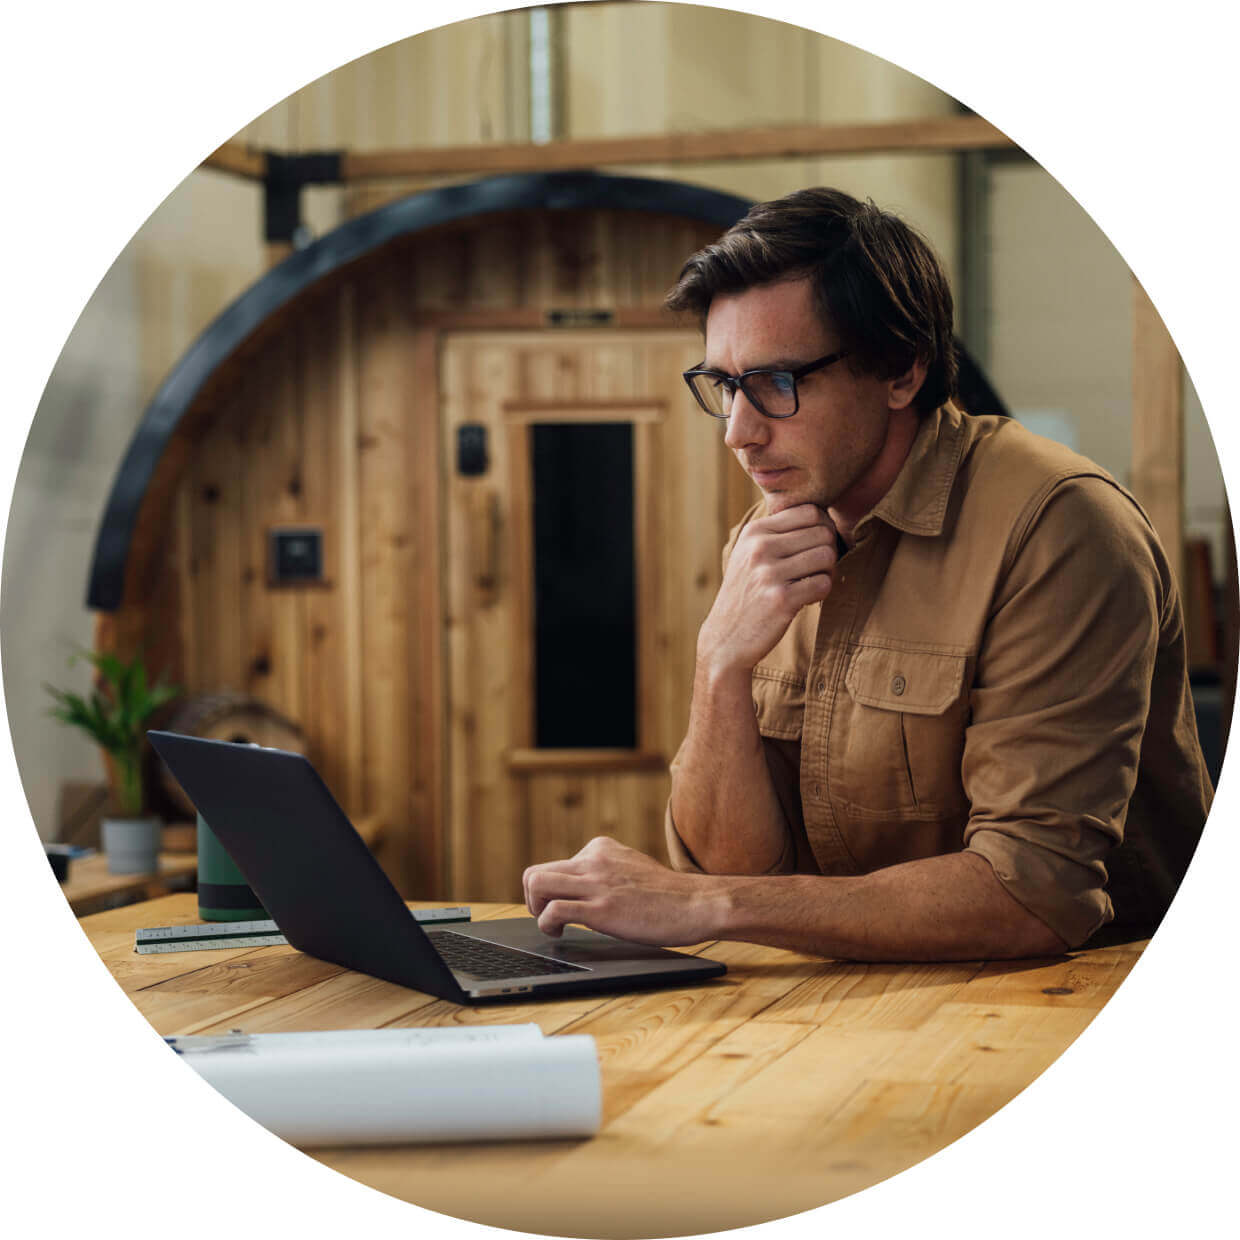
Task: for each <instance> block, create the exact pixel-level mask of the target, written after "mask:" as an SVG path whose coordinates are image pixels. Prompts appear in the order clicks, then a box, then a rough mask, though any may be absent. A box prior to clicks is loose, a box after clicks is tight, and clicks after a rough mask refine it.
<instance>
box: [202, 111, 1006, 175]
mask: <svg viewBox="0 0 1240 1240" xmlns="http://www.w3.org/2000/svg"><path fill="white" fill-rule="evenodd" d="M1016 149H1017V147H1016V145H1015V143H1014V142H1012V140H1011V139H1010V138H1009V137H1007V135H1006V134H1004V133H1002V132H1001V131H1000V130H998V129H996V128H995V127H994V126H993V125H992V124H991V123H990V122H989V121H987V120H983V119H982V117H980V116H936V117H927V118H923V119H920V120H907V121H879V122H870V123H866V124H856V125H783V126H769V127H765V128H760V129H723V130H714V131H708V132H705V133H670V134H657V135H650V136H641V137H629V138H583V139H582V138H579V139H573V140H570V141H564V142H547V143H542V144H538V145H535V144H533V143H530V142H520V143H511V144H501V145H491V146H482V145H478V144H473V145H470V146H441V147H420V148H417V149H413V150H396V151H351V152H346V153H345V154H344V155H343V156H342V160H341V179H342V180H343V181H346V182H358V181H381V180H386V179H389V178H393V177H420V176H445V175H447V176H451V175H455V174H461V173H480V174H486V173H505V172H513V173H515V172H553V171H559V170H564V169H574V168H601V167H607V166H611V165H617V164H665V163H674V164H689V163H713V162H716V161H718V162H723V161H730V160H742V159H800V158H805V157H812V156H817V155H876V154H891V153H893V152H909V151H977V150H1009V151H1011V150H1016ZM204 167H208V168H216V169H219V170H220V171H223V172H229V173H232V174H233V175H234V176H241V177H246V178H248V179H251V180H260V181H261V180H262V179H263V176H264V174H265V172H266V156H265V153H264V152H263V151H260V150H257V149H255V148H254V147H250V146H245V145H243V144H242V143H239V142H225V143H224V145H223V146H221V147H220V148H219V149H218V150H217V151H215V152H214V153H213V154H211V155H209V156H208V157H207V159H206V160H205V161H204Z"/></svg>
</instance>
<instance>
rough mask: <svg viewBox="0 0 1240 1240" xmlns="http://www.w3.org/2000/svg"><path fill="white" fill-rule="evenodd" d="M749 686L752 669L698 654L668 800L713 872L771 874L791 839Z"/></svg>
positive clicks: (680, 828) (684, 836)
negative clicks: (718, 666) (724, 666)
mask: <svg viewBox="0 0 1240 1240" xmlns="http://www.w3.org/2000/svg"><path fill="white" fill-rule="evenodd" d="M751 693H752V689H751V687H750V673H749V672H748V670H745V669H739V670H737V669H733V670H730V671H725V672H716V671H714V670H713V669H712V668H711V667H710V666H708V665H707V663H706V662H705V661H699V663H698V667H697V672H696V675H695V677H694V683H693V707H692V713H691V717H690V723H689V733H688V736H687V737H686V739H685V744H684V746H683V748H682V750H681V754H680V760H679V763H678V766H677V769H676V772H675V774H674V776H673V780H672V802H671V804H672V817H673V819H674V821H675V824H676V830H677V833H678V834H679V836H680V838H681V840H682V841H683V842H684V844H685V846H686V847H687V848H688V849H689V851H690V852H691V853H692V854H693V856H694V859H695V860H696V861H697V863H698V865H699V866H701V868H702V869H703V870H705V871H706V872H707V873H708V874H766V873H769V872H770V871H771V870H772V869H773V868H774V867H775V866H776V865H777V864H778V863H779V860H780V858H781V857H782V856H783V853H784V849H785V846H786V843H787V839H788V824H787V821H786V820H785V818H784V813H783V810H782V809H781V808H780V804H779V798H778V797H777V796H776V795H775V787H774V785H773V783H772V782H771V775H770V771H769V770H768V768H767V765H766V757H765V754H764V753H763V750H762V737H761V736H760V735H759V732H758V725H757V721H756V719H755V718H754V712H753V699H752V696H751Z"/></svg>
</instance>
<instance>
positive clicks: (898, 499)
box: [857, 403, 968, 537]
mask: <svg viewBox="0 0 1240 1240" xmlns="http://www.w3.org/2000/svg"><path fill="white" fill-rule="evenodd" d="M967 439H968V433H967V429H966V426H965V421H964V415H963V414H962V413H961V412H960V410H959V409H957V408H956V407H955V405H952V404H950V403H949V404H946V405H943V406H942V407H941V408H939V409H936V410H935V411H934V412H933V413H930V414H927V415H926V416H925V417H924V418H923V419H922V423H921V425H920V426H919V427H918V428H917V435H916V436H915V437H914V439H913V443H912V446H911V447H910V448H909V452H908V456H907V457H905V459H904V464H903V465H902V466H901V467H900V472H899V473H898V474H897V475H896V480H895V482H893V483H892V484H891V486H890V488H889V489H888V491H887V494H886V495H884V496H883V498H882V499H880V500H879V501H878V503H877V504H875V505H874V507H873V508H872V509H871V510H870V512H869V513H868V514H867V515H866V516H864V517H862V519H861V520H860V521H859V522H858V523H857V527H858V530H860V528H861V527H862V526H864V524H865V523H866V522H867V521H869V520H870V518H871V517H879V518H881V519H882V520H883V521H885V522H886V523H887V524H888V525H893V526H895V528H896V529H898V530H903V531H904V532H905V533H906V534H922V535H926V536H928V537H933V536H935V535H938V534H941V533H942V532H943V521H944V518H945V517H946V514H947V501H948V498H949V497H950V496H951V492H952V486H953V484H954V483H955V481H956V473H957V471H958V470H959V469H960V461H961V458H962V456H963V455H964V448H965V441H966V440H967Z"/></svg>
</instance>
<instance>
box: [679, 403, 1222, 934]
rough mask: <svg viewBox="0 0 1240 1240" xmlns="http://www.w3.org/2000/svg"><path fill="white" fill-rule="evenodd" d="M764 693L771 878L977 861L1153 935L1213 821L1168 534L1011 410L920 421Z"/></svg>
mask: <svg viewBox="0 0 1240 1240" xmlns="http://www.w3.org/2000/svg"><path fill="white" fill-rule="evenodd" d="M760 510H761V508H760V506H759V507H758V508H755V509H753V510H751V512H750V513H748V514H747V515H746V517H745V521H747V520H749V519H751V518H752V517H754V516H755V515H757V514H758V513H759V512H760ZM744 523H745V522H744V521H742V523H741V525H743V524H744ZM740 528H741V527H740V526H738V527H737V528H736V530H734V531H733V532H732V536H731V538H730V539H729V541H728V546H727V547H726V548H725V550H724V562H725V564H726V562H727V556H728V554H729V552H730V550H731V548H732V546H733V545H734V543H735V541H736V537H737V534H738V533H739V530H740ZM753 698H754V710H755V712H756V714H757V719H758V728H759V731H760V732H761V734H762V737H763V743H764V747H765V750H766V756H767V764H768V767H769V769H770V772H771V778H772V780H773V782H774V786H775V790H776V793H777V795H778V797H779V801H780V804H781V805H782V806H783V810H784V814H785V817H786V819H787V822H788V825H789V835H788V839H787V842H786V845H785V849H784V857H783V860H782V861H781V863H780V865H779V867H778V869H777V871H775V872H787V873H792V872H797V873H821V874H860V873H866V872H868V871H871V870H876V869H879V868H882V867H884V866H889V865H895V864H897V863H899V862H904V861H911V860H915V859H918V858H923V857H931V856H936V855H940V854H944V853H949V852H955V851H959V850H961V849H966V848H967V849H969V850H971V851H973V852H976V853H979V854H980V855H981V856H983V857H985V858H986V860H987V861H988V862H989V863H990V864H991V866H992V867H993V869H994V872H995V874H996V875H997V876H998V877H999V879H1000V881H1001V882H1002V883H1003V884H1004V886H1005V887H1006V889H1007V890H1008V891H1009V892H1010V893H1011V894H1012V895H1013V896H1014V897H1015V898H1016V899H1017V900H1019V901H1020V903H1021V904H1022V905H1024V906H1025V907H1026V908H1027V909H1029V910H1030V911H1031V912H1033V913H1034V914H1035V915H1036V916H1037V917H1039V918H1040V919H1041V920H1042V921H1043V922H1045V923H1046V925H1048V926H1049V927H1050V928H1051V929H1052V930H1054V931H1055V932H1056V933H1057V934H1058V935H1059V936H1060V937H1061V938H1063V939H1064V940H1065V941H1066V942H1067V943H1069V944H1070V945H1073V946H1075V945H1079V944H1081V943H1083V942H1084V941H1085V940H1086V939H1088V938H1089V937H1090V935H1092V934H1093V933H1094V932H1095V931H1096V930H1098V929H1099V927H1101V926H1102V925H1104V924H1105V923H1107V922H1108V921H1111V920H1112V918H1116V919H1117V921H1118V922H1119V923H1120V924H1121V925H1122V926H1124V927H1126V928H1128V927H1131V928H1132V929H1133V930H1134V931H1136V932H1142V931H1144V932H1148V931H1149V930H1151V929H1152V928H1153V926H1154V925H1156V924H1157V921H1158V920H1159V918H1160V917H1161V915H1162V913H1163V912H1164V911H1165V910H1166V907H1167V904H1168V903H1169V901H1170V899H1171V897H1172V895H1174V893H1175V889H1176V887H1177V886H1178V884H1179V881H1180V879H1181V878H1182V877H1183V874H1184V870H1185V868H1186V866H1187V864H1188V861H1189V858H1190V857H1191V856H1192V851H1193V848H1194V847H1195V846H1196V843H1197V839H1198V837H1199V835H1200V832H1201V828H1202V825H1203V823H1204V821H1205V816H1206V812H1207V810H1208V808H1209V802H1210V797H1211V788H1210V782H1209V778H1208V776H1207V774H1206V771H1205V764H1204V762H1203V761H1202V757H1201V751H1200V747H1199V745H1198V741H1197V729H1196V723H1195V720H1194V715H1193V707H1192V700H1191V698H1190V696H1189V688H1188V673H1187V666H1186V657H1185V642H1184V631H1183V621H1182V616H1181V611H1180V602H1179V595H1178V592H1177V589H1176V585H1175V582H1174V580H1173V579H1172V576H1171V572H1170V570H1169V568H1168V566H1167V561H1166V558H1165V556H1164V554H1163V551H1162V548H1161V546H1160V545H1159V542H1158V539H1157V536H1156V535H1155V533H1154V531H1153V529H1152V527H1151V526H1150V524H1149V521H1148V519H1147V518H1146V517H1145V515H1144V513H1143V512H1142V511H1141V509H1140V508H1139V507H1138V506H1137V503H1136V501H1135V500H1134V499H1133V498H1132V497H1131V496H1130V495H1129V494H1128V493H1127V492H1126V491H1125V490H1124V489H1123V488H1122V487H1120V486H1119V485H1118V484H1117V483H1116V482H1115V481H1114V480H1113V479H1111V478H1110V477H1109V476H1108V475H1107V474H1106V473H1104V472H1103V471H1102V470H1101V469H1099V468H1098V467H1097V466H1096V465H1094V464H1093V463H1092V462H1090V461H1088V460H1086V459H1085V458H1083V457H1081V456H1078V455H1076V454H1075V453H1073V452H1070V451H1068V450H1067V449H1066V448H1063V447H1061V446H1059V445H1058V444H1055V443H1052V442H1050V441H1048V440H1045V439H1041V438H1039V437H1038V436H1036V435H1032V434H1030V433H1029V432H1028V431H1026V430H1025V429H1024V428H1023V427H1021V426H1019V425H1018V424H1017V423H1015V422H1012V421H1010V420H1008V419H1004V418H995V417H984V418H978V417H971V416H969V415H967V414H963V413H961V412H959V411H958V410H957V409H955V408H954V407H952V406H950V405H948V406H946V407H944V408H943V409H941V410H939V411H938V412H936V413H934V414H932V415H930V416H929V417H927V418H926V419H925V421H924V422H923V424H922V426H921V427H920V428H919V430H918V434H917V438H916V439H915V441H914V443H913V446H912V449H911V451H910V453H909V456H908V458H907V460H906V461H905V463H904V466H903V468H902V469H901V471H900V474H899V476H898V477H897V478H896V481H895V483H894V484H893V485H892V487H891V489H890V490H889V491H888V493H887V494H886V495H885V496H884V497H883V499H882V500H881V501H880V502H879V503H878V504H877V505H876V507H875V508H874V509H873V511H872V512H870V513H869V514H868V515H867V516H866V517H864V518H863V519H862V520H861V521H860V522H859V523H858V525H857V528H856V531H855V543H854V545H853V546H852V547H851V548H850V549H849V550H848V552H847V553H846V554H845V555H843V556H842V558H841V559H840V561H839V564H838V566H837V569H836V573H835V580H834V585H833V587H832V590H831V593H830V595H829V596H828V597H827V599H826V601H825V602H823V603H822V604H820V605H817V604H816V605H813V606H810V607H806V608H803V609H802V610H801V612H800V613H799V614H798V615H797V617H796V618H795V619H794V620H793V622H792V625H791V626H790V628H789V629H788V631H787V633H786V634H785V636H784V637H783V638H782V639H781V641H780V642H779V644H778V645H777V646H776V647H775V648H774V649H773V650H772V651H771V652H770V654H768V655H767V656H766V658H764V659H763V660H762V662H761V663H760V664H759V665H758V666H757V667H756V668H755V669H754V673H753ZM673 769H675V765H674V764H673ZM667 821H668V843H669V849H670V852H671V856H672V860H673V863H674V864H676V865H678V866H679V867H681V868H690V869H691V868H696V865H695V863H694V861H693V858H692V855H691V854H690V852H689V850H688V849H687V848H686V847H685V845H684V843H683V842H682V841H681V840H680V838H679V836H678V834H677V832H676V828H675V824H674V823H673V821H672V818H671V812H670V808H669V812H668V820H667Z"/></svg>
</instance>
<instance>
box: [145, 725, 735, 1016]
mask: <svg viewBox="0 0 1240 1240" xmlns="http://www.w3.org/2000/svg"><path fill="white" fill-rule="evenodd" d="M147 736H148V737H149V738H150V741H151V744H152V745H153V746H154V747H155V751H156V752H157V753H158V754H159V756H160V757H161V758H162V759H163V760H164V762H166V763H167V765H168V768H169V769H170V770H171V771H172V773H173V775H175V776H176V778H177V779H178V780H179V781H180V784H181V787H182V788H184V789H185V792H186V794H187V795H188V796H189V798H190V800H191V801H192V802H193V803H194V805H195V806H196V807H197V809H198V812H199V813H200V814H201V815H202V816H203V818H204V819H205V820H206V822H207V823H208V824H209V825H210V827H211V830H212V831H213V832H214V833H215V835H216V836H217V837H218V838H219V840H220V842H221V843H222V844H223V845H224V847H225V848H226V849H227V851H228V853H229V855H230V856H231V857H232V859H233V860H234V861H235V862H236V864H237V868H238V869H239V870H240V871H241V873H242V874H243V875H244V876H245V880H246V882H247V883H249V885H250V887H251V888H253V890H254V893H255V895H257V896H258V898H259V900H261V901H262V904H263V907H264V908H265V909H266V910H267V912H268V914H269V915H270V917H271V918H272V919H273V920H274V921H275V923H276V925H277V926H278V927H279V929H280V933H281V934H283V935H284V937H285V938H286V939H287V940H288V941H289V943H290V944H291V945H292V946H293V947H295V948H297V950H298V951H302V952H305V953H306V954H307V955H310V956H317V957H318V958H319V959H320V960H327V961H330V962H331V963H332V964H338V965H343V966H344V967H345V968H346V969H356V970H357V971H358V972H360V973H368V974H370V975H371V976H372V977H379V978H383V979H384V980H385V981H388V982H395V983H396V984H397V985H398V986H408V987H410V988H411V989H413V990H420V991H423V992H424V993H426V994H431V995H435V996H437V997H438V998H440V999H450V1000H452V1001H453V1002H454V1003H462V1004H475V1003H491V1002H500V1001H504V1000H513V999H518V998H519V999H541V998H547V999H554V998H557V997H559V996H561V995H575V994H583V993H588V992H592V991H607V990H636V989H639V988H643V987H649V986H670V985H681V984H683V983H686V982H697V981H703V980H705V979H707V978H711V977H718V976H719V975H720V974H722V973H725V972H726V971H727V969H726V966H724V965H722V964H720V963H719V962H718V961H714V960H705V959H701V958H699V957H697V956H689V955H686V954H685V953H683V952H674V951H668V950H666V949H664V948H659V947H643V946H641V945H640V944H637V943H626V942H625V941H624V940H622V939H615V938H612V937H610V936H609V935H605V934H598V933H596V932H595V931H593V930H586V929H584V928H582V927H580V926H566V927H565V929H564V934H563V936H562V937H561V938H558V939H553V938H551V937H550V936H548V935H545V934H543V933H542V931H540V930H539V929H538V923H537V922H536V921H535V920H534V918H532V917H515V918H508V919H505V920H498V921H479V922H469V923H459V924H453V925H450V926H444V927H443V928H435V927H434V926H433V925H432V926H431V927H430V928H427V929H423V928H422V926H420V925H419V924H418V922H417V921H416V920H415V918H414V916H413V914H412V913H411V912H410V911H409V909H408V907H407V906H406V905H405V902H404V901H403V900H402V899H401V898H400V895H399V893H398V892H397V890H396V888H395V887H393V886H392V883H391V881H390V880H389V879H388V877H387V875H386V874H384V872H383V870H382V869H381V868H380V866H379V863H378V862H377V861H376V860H375V858H374V856H373V855H372V854H371V852H370V849H368V848H367V847H366V845H365V843H364V842H363V840H362V838H361V836H359V835H358V833H357V832H356V831H355V830H354V829H353V824H352V823H350V822H349V819H348V818H347V817H346V815H345V813H344V811H343V810H342V809H341V808H340V806H339V805H338V804H337V803H336V800H335V798H334V797H333V796H332V794H331V792H330V791H329V790H328V788H327V785H326V784H325V783H324V782H323V780H322V779H321V778H320V777H319V774H318V772H317V771H316V770H315V769H314V767H313V766H312V765H311V763H310V762H309V760H308V759H307V758H305V757H304V756H303V755H302V754H296V753H288V752H286V751H284V750H282V749H263V748H260V747H259V746H257V745H248V744H235V743H233V742H231V741H216V740H204V739H202V738H201V737H195V736H181V735H178V734H177V733H175V732H157V731H151V732H148V733H147Z"/></svg>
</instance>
